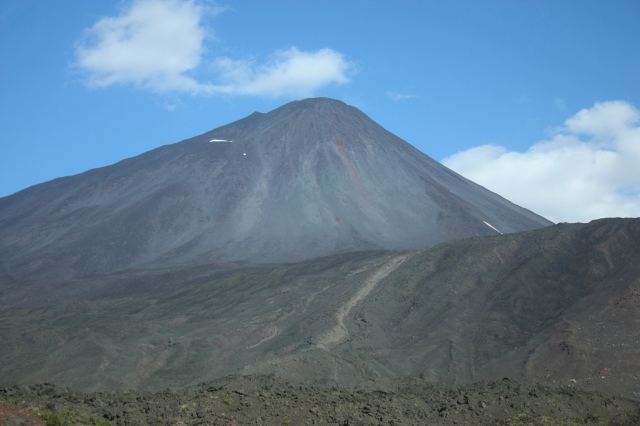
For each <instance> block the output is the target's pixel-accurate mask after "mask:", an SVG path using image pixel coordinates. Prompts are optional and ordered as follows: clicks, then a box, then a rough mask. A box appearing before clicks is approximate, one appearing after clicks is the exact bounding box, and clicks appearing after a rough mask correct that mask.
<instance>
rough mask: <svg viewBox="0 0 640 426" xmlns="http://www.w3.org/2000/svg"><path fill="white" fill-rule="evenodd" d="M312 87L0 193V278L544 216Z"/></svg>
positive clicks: (423, 236)
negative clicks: (187, 135)
mask: <svg viewBox="0 0 640 426" xmlns="http://www.w3.org/2000/svg"><path fill="white" fill-rule="evenodd" d="M550 224H551V223H550V222H549V221H547V220H545V219H544V218H542V217H540V216H538V215H536V214H534V213H532V212H530V211H528V210H526V209H523V208H521V207H518V206H516V205H514V204H512V203H510V202H509V201H507V200H505V199H504V198H501V197H500V196H498V195H496V194H494V193H492V192H490V191H488V190H486V189H484V188H482V187H480V186H478V185H476V184H474V183H472V182H470V181H469V180H467V179H464V178H462V177H461V176H459V175H457V174H456V173H454V172H452V171H451V170H449V169H447V168H446V167H444V166H443V165H441V164H440V163H438V162H436V161H434V160H433V159H431V158H430V157H428V156H427V155H425V154H423V153H421V152H420V151H418V150H417V149H415V148H413V147H412V146H410V145H409V144H408V143H406V142H404V141H403V140H401V139H399V138H398V137H396V136H394V135H393V134H391V133H389V132H388V131H386V130H385V129H383V128H382V127H381V126H379V125H378V124H376V123H375V122H374V121H372V120H371V119H370V118H368V117H367V116H366V115H365V114H363V113H362V112H360V111H359V110H358V109H356V108H354V107H351V106H348V105H346V104H344V103H342V102H340V101H336V100H332V99H326V98H314V99H306V100H301V101H295V102H291V103H289V104H286V105H284V106H282V107H280V108H278V109H276V110H274V111H272V112H270V113H267V114H261V113H253V114H252V115H250V116H248V117H246V118H244V119H242V120H239V121H237V122H234V123H231V124H229V125H226V126H223V127H220V128H217V129H215V130H212V131H210V132H207V133H205V134H203V135H200V136H197V137H194V138H192V139H188V140H185V141H183V142H179V143H176V144H173V145H167V146H162V147H160V148H157V149H155V150H152V151H149V152H147V153H144V154H142V155H139V156H137V157H134V158H130V159H127V160H123V161H121V162H119V163H117V164H114V165H111V166H108V167H104V168H100V169H94V170H90V171H88V172H85V173H82V174H79V175H75V176H71V177H64V178H59V179H55V180H53V181H50V182H46V183H44V184H40V185H36V186H34V187H31V188H28V189H26V190H23V191H20V192H18V193H16V194H13V195H11V196H8V197H4V198H2V199H0V259H1V260H0V261H1V262H2V271H3V273H2V277H3V278H2V280H3V281H5V282H6V281H10V280H11V279H16V280H23V279H30V278H42V277H45V276H46V277H50V278H52V277H58V278H68V277H73V276H79V275H86V274H94V273H110V272H114V271H118V270H122V269H125V268H153V267H158V266H178V265H188V264H209V263H212V262H230V261H241V262H248V263H251V264H257V263H269V262H291V261H298V260H303V259H308V258H312V257H316V256H320V255H327V254H332V253H338V252H346V251H354V250H370V249H409V248H420V247H426V246H430V245H433V244H436V243H440V242H443V241H447V240H451V239H458V238H464V237H470V236H479V235H491V234H497V233H498V231H496V230H494V229H493V228H495V229H497V230H499V232H503V233H509V232H516V231H523V230H529V229H534V228H539V227H542V226H547V225H550Z"/></svg>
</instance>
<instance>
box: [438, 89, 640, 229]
mask: <svg viewBox="0 0 640 426" xmlns="http://www.w3.org/2000/svg"><path fill="white" fill-rule="evenodd" d="M443 163H444V164H445V165H446V166H447V167H450V168H451V169H453V170H455V171H457V172H458V173H460V174H462V175H463V176H465V177H467V178H469V179H471V180H473V181H475V182H477V183H479V184H481V185H483V186H485V187H487V188H488V189H490V190H492V191H495V192H497V193H499V194H500V195H502V196H504V197H506V198H508V199H510V200H512V201H514V202H516V203H518V204H519V205H522V206H524V207H527V208H529V209H532V210H534V211H536V212H539V213H540V214H542V215H544V216H545V217H547V218H549V219H551V220H554V221H569V222H575V221H580V222H586V221H589V220H591V219H596V218H602V217H616V216H621V217H637V216H640V173H638V164H640V111H639V110H638V109H637V108H635V107H634V106H633V105H631V104H629V103H627V102H623V101H610V102H601V103H596V104H595V105H594V106H593V107H591V108H586V109H582V110H581V111H579V112H578V113H577V114H575V115H573V116H572V117H570V118H569V119H567V120H566V121H565V122H564V125H563V126H561V127H559V128H557V129H553V130H552V131H551V135H550V137H549V139H547V140H544V141H540V142H538V143H536V144H535V145H533V146H532V147H531V148H529V150H527V151H526V152H515V151H509V150H507V149H506V148H505V147H503V146H497V145H482V146H478V147H474V148H471V149H469V150H466V151H463V152H459V153H457V154H454V155H452V156H451V157H448V158H446V159H444V160H443Z"/></svg>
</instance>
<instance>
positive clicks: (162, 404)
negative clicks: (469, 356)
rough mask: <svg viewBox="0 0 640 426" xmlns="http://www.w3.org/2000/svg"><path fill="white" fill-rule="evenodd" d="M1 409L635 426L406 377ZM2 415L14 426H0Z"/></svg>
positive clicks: (536, 400) (604, 407)
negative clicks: (356, 383)
mask: <svg viewBox="0 0 640 426" xmlns="http://www.w3.org/2000/svg"><path fill="white" fill-rule="evenodd" d="M0 401H4V402H5V403H6V404H12V405H14V407H13V408H11V409H12V410H13V411H11V412H8V411H7V410H8V408H9V407H7V406H6V405H5V406H0V407H2V411H0V416H2V415H3V414H4V417H0V423H1V424H15V425H18V424H42V423H33V419H32V418H31V417H28V414H29V410H25V408H29V407H31V408H37V409H38V410H39V412H40V413H41V414H42V413H44V414H46V415H48V416H49V419H55V418H56V415H57V418H58V419H64V418H67V419H69V418H76V419H82V421H83V422H84V424H117V425H312V424H316V425H350V426H352V425H449V424H473V425H482V424H486V425H574V424H575V425H578V424H590V425H600V424H609V425H638V424H640V403H638V402H637V401H632V400H628V399H625V398H623V397H620V396H615V395H605V394H602V393H596V392H586V391H582V390H580V389H577V388H575V387H572V386H563V387H555V388H554V387H548V386H543V385H537V384H522V383H518V382H515V381H512V380H508V379H504V380H500V381H494V382H481V383H475V384H471V385H465V386H459V387H449V386H443V385H434V384H431V383H428V382H426V381H424V380H415V379H412V380H394V381H369V382H366V383H363V384H362V385H361V386H358V387H339V386H330V385H315V384H309V383H292V382H286V381H283V380H279V379H276V378H273V377H270V376H249V377H242V376H232V377H227V378H224V379H221V380H218V381H214V382H208V383H202V384H200V385H197V386H192V387H187V388H181V389H171V388H167V389H165V390H163V391H160V392H156V393H150V392H144V391H136V392H127V391H118V392H94V393H81V392H77V391H73V390H69V389H60V388H56V387H54V386H53V385H49V384H37V385H31V386H24V385H22V386H4V387H0ZM72 412H73V413H72ZM74 413H75V414H74ZM9 417H13V420H11V421H12V422H13V423H5V422H6V421H7V419H8V418H9ZM19 419H24V423H20V420H19ZM49 424H71V423H63V422H59V423H54V422H52V421H51V420H50V423H49Z"/></svg>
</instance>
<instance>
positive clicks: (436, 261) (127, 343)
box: [0, 219, 640, 398]
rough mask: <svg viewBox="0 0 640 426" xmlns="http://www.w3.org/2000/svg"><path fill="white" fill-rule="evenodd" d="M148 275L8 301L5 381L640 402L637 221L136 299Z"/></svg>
mask: <svg viewBox="0 0 640 426" xmlns="http://www.w3.org/2000/svg"><path fill="white" fill-rule="evenodd" d="M151 273H152V272H149V271H147V272H145V271H138V272H135V273H134V272H132V273H131V274H133V275H131V276H130V277H129V278H128V281H127V277H126V275H127V274H120V275H118V277H119V278H118V280H119V281H121V282H122V283H128V284H127V285H124V284H123V288H122V291H124V289H125V288H130V290H129V293H127V294H128V297H118V295H117V294H116V295H113V294H110V293H109V292H108V289H109V285H108V283H106V282H107V281H108V280H110V279H113V277H99V276H97V277H93V278H85V279H83V280H76V281H71V282H66V283H60V284H59V286H60V287H59V288H58V291H57V292H56V294H67V297H68V299H67V300H64V301H63V300H60V299H56V300H51V301H49V302H48V301H47V295H46V294H45V295H42V294H39V293H36V292H33V293H29V292H28V291H27V292H25V288H28V287H24V286H23V285H14V286H10V287H7V288H5V290H3V291H1V292H0V300H1V301H3V304H4V306H3V307H2V309H0V322H2V324H4V325H5V326H4V327H3V328H2V329H1V330H0V333H1V334H0V342H1V343H2V344H0V358H1V359H3V360H4V362H3V363H2V365H1V366H0V376H1V377H3V378H4V380H6V381H19V382H22V383H25V382H27V383H28V382H43V381H48V382H53V383H56V384H58V385H66V386H73V387H77V388H81V389H89V390H91V389H103V388H109V389H122V388H139V389H159V388H163V387H166V386H168V385H186V384H195V383H199V382H201V381H203V380H209V379H212V378H216V377H221V376H225V375H227V374H230V373H238V372H241V373H243V374H255V373H274V374H276V375H278V376H282V377H284V378H287V379H292V380H314V381H315V382H316V383H321V382H329V383H332V382H338V383H342V384H353V383H358V382H360V381H362V380H365V379H370V378H381V377H404V376H410V377H422V378H423V379H424V380H427V381H432V382H439V383H446V384H460V383H468V382H473V381H477V380H488V379H501V378H502V377H505V376H507V377H510V378H515V379H519V380H526V381H536V382H547V383H560V384H568V383H572V384H576V385H578V386H581V387H583V388H587V389H589V388H592V389H601V390H609V391H615V392H623V393H624V394H625V395H626V396H632V397H636V398H638V397H640V388H639V387H638V383H640V381H638V375H639V374H640V364H638V357H637V354H638V352H639V351H640V339H639V338H638V324H640V219H605V220H598V221H594V222H591V223H589V224H559V225H554V226H551V227H547V228H543V229H539V230H534V231H528V232H522V233H514V234H509V235H497V236H493V237H482V238H471V239H466V240H460V241H451V242H447V243H444V244H441V245H438V246H436V247H433V248H430V249H425V250H420V251H404V252H359V253H358V252H354V253H346V254H340V255H333V256H329V257H324V258H319V259H314V260H309V261H305V262H301V263H295V264H285V265H278V266H272V267H259V268H253V269H247V270H243V271H240V270H236V271H232V270H228V271H226V272H224V273H223V274H222V273H221V272H220V270H219V269H216V268H214V267H198V268H179V269H168V270H165V271H153V279H152V280H148V281H150V282H153V283H155V287H154V286H151V285H146V284H145V285H142V288H140V289H136V283H138V282H142V283H145V282H146V281H145V280H144V275H145V274H151ZM213 273H215V274H222V275H217V276H212V275H210V274H213ZM208 277H209V278H208ZM105 283H106V284H105ZM33 288H35V289H37V288H39V287H38V285H37V283H35V284H34V287H33ZM171 288H174V289H179V290H177V291H176V290H173V291H171ZM65 289H69V291H66V290H65ZM71 289H76V290H73V291H71ZM78 289H84V290H83V291H79V290H78ZM74 291H75V293H74ZM119 293H120V292H119ZM120 294H124V293H120ZM63 302H64V303H63Z"/></svg>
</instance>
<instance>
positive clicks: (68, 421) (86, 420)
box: [33, 408, 111, 426]
mask: <svg viewBox="0 0 640 426" xmlns="http://www.w3.org/2000/svg"><path fill="white" fill-rule="evenodd" d="M33 413H34V414H35V415H36V416H37V417H39V418H40V419H42V420H44V422H45V423H46V424H47V425H48V426H75V425H96V426H109V425H110V424H111V423H110V422H109V421H107V420H105V419H96V418H95V417H91V416H88V417H85V416H81V415H79V414H78V413H77V412H75V411H73V410H65V409H63V410H50V409H48V408H36V409H34V410H33Z"/></svg>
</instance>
